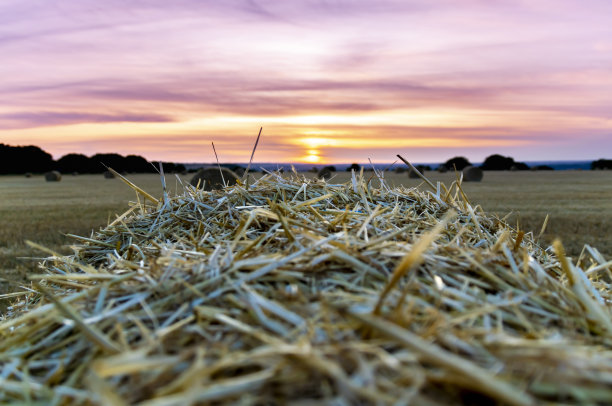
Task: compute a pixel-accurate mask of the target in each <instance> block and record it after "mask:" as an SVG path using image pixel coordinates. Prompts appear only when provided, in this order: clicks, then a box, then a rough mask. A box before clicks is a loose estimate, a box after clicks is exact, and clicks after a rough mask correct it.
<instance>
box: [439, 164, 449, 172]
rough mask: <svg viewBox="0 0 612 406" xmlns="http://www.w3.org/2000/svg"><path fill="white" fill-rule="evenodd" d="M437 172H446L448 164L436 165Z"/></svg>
mask: <svg viewBox="0 0 612 406" xmlns="http://www.w3.org/2000/svg"><path fill="white" fill-rule="evenodd" d="M438 172H440V173H446V172H448V166H446V165H440V166H438Z"/></svg>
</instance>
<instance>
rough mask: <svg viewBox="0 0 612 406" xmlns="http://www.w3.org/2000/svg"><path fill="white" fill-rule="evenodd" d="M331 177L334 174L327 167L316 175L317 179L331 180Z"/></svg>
mask: <svg viewBox="0 0 612 406" xmlns="http://www.w3.org/2000/svg"><path fill="white" fill-rule="evenodd" d="M333 175H334V173H333V172H332V171H331V170H330V169H329V168H328V167H324V168H322V169H321V170H320V171H319V173H317V178H319V179H325V180H328V179H331V177H332V176H333Z"/></svg>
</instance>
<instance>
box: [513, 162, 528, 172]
mask: <svg viewBox="0 0 612 406" xmlns="http://www.w3.org/2000/svg"><path fill="white" fill-rule="evenodd" d="M529 169H531V168H530V167H529V165H527V164H526V163H524V162H514V165H513V166H512V167H510V170H515V171H528V170H529Z"/></svg>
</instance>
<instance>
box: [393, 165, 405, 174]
mask: <svg viewBox="0 0 612 406" xmlns="http://www.w3.org/2000/svg"><path fill="white" fill-rule="evenodd" d="M404 172H406V168H404V167H403V166H398V167H397V168H395V173H404Z"/></svg>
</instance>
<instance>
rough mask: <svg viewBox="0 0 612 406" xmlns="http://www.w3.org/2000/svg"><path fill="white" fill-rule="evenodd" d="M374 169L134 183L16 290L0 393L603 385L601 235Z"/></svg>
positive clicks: (367, 394) (577, 398) (397, 392)
mask: <svg viewBox="0 0 612 406" xmlns="http://www.w3.org/2000/svg"><path fill="white" fill-rule="evenodd" d="M442 175H444V174H440V176H442ZM368 176H369V174H365V175H364V177H363V178H362V177H355V178H354V179H352V180H351V181H349V182H347V183H343V184H338V183H337V182H335V181H334V179H333V178H332V180H331V181H330V183H325V182H323V181H310V180H308V179H303V178H294V179H287V178H284V177H281V176H278V175H269V176H266V177H264V178H261V179H259V180H257V181H256V182H253V183H252V184H251V186H250V187H249V188H248V189H247V188H246V187H245V186H244V185H241V184H238V185H236V186H233V187H230V188H228V189H226V190H225V191H213V192H205V191H197V190H195V189H193V188H192V187H190V186H186V189H185V191H184V193H183V192H181V193H180V194H179V195H177V196H175V197H172V198H170V199H168V200H167V201H161V202H152V204H149V205H146V206H145V205H144V204H143V202H144V200H143V199H141V202H140V203H137V204H133V205H132V207H131V209H130V211H129V212H127V213H126V214H125V215H124V216H122V217H121V218H119V219H116V220H114V221H113V222H112V223H111V224H110V225H109V226H108V227H106V228H104V229H102V230H100V231H99V232H97V233H95V235H93V236H91V238H78V239H77V241H78V244H77V245H76V246H75V249H76V251H75V254H74V255H72V256H54V257H52V258H49V259H47V260H45V262H44V266H43V269H42V270H41V272H40V274H39V275H32V276H31V277H32V279H33V281H34V284H33V285H32V286H28V287H26V286H24V287H23V288H21V289H20V290H18V291H16V292H14V295H15V296H14V299H15V302H14V304H13V306H11V307H10V308H9V311H8V314H7V317H6V320H4V321H3V322H1V323H0V336H1V337H2V339H1V340H0V354H1V355H0V379H1V382H0V388H1V389H0V401H2V402H29V401H35V402H42V403H45V402H51V401H54V402H56V403H65V402H72V403H100V404H102V403H113V404H155V405H170V404H190V403H191V404H194V403H206V402H224V403H240V404H285V403H289V402H295V401H300V402H308V401H310V402H312V403H313V404H314V403H317V404H320V403H327V404H346V403H348V404H398V402H399V403H400V404H461V403H466V404H474V403H483V402H500V403H505V404H516V405H530V404H537V403H540V402H548V401H552V402H563V403H568V404H584V403H592V404H597V403H600V404H605V403H610V402H611V401H612V391H611V390H610V389H609V387H610V378H609V377H610V376H611V375H610V374H611V373H612V353H610V351H609V348H610V344H611V343H612V341H611V339H612V322H611V316H610V315H611V313H610V312H611V309H610V299H611V298H610V278H611V277H612V275H611V274H610V270H611V269H610V267H611V264H610V263H609V262H606V260H605V259H604V258H603V257H602V256H601V255H600V254H599V253H598V252H597V250H596V249H594V248H589V249H587V250H586V251H585V253H584V255H582V256H581V257H580V258H578V259H574V260H571V259H569V258H567V257H566V256H565V254H564V252H563V246H562V245H561V244H560V243H555V246H554V250H553V249H546V250H545V249H543V248H545V245H541V244H540V243H539V242H538V240H537V238H534V236H533V234H531V233H526V234H525V233H523V229H522V228H521V229H516V228H513V227H512V226H510V225H508V224H506V223H504V222H503V221H499V220H498V219H497V218H495V217H493V216H490V215H488V214H486V213H484V212H483V211H482V210H481V209H480V208H479V207H478V206H477V205H476V204H471V203H470V202H469V201H468V200H467V199H466V198H465V196H464V194H463V193H462V191H461V189H460V188H458V187H456V186H451V185H450V183H448V185H449V186H448V189H445V188H444V187H442V186H440V187H439V188H438V189H437V190H431V189H429V190H427V189H426V186H421V187H419V188H414V187H408V188H402V187H397V188H395V187H387V186H386V185H384V184H383V185H382V186H381V185H379V184H377V182H378V181H377V180H376V179H374V182H369V180H370V179H369V178H368ZM406 177H407V176H406ZM486 180H487V174H485V179H484V180H483V182H482V183H480V184H478V186H479V187H481V186H484V185H485V184H486ZM434 182H435V180H434ZM140 186H142V185H140ZM464 186H467V185H464ZM504 190H505V191H506V193H507V191H508V188H507V185H506V187H505V189H504ZM157 195H159V193H158V194H156V196H157ZM468 195H469V194H468Z"/></svg>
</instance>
